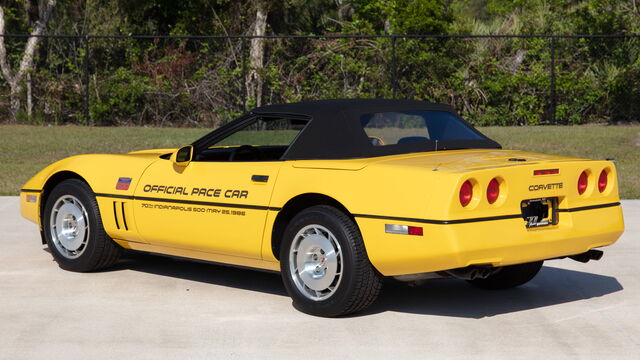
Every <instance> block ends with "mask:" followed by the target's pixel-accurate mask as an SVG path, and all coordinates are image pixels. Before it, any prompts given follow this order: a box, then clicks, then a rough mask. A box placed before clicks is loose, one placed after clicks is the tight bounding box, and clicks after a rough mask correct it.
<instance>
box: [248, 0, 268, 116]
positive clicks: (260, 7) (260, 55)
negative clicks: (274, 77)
mask: <svg viewBox="0 0 640 360" xmlns="http://www.w3.org/2000/svg"><path fill="white" fill-rule="evenodd" d="M254 3H255V5H256V21H255V24H254V28H253V34H252V35H253V36H264V34H265V31H266V28H267V3H266V1H264V0H255V1H254ZM263 67H264V38H260V37H258V38H252V39H251V45H250V47H249V72H248V74H247V79H246V86H247V97H248V98H249V99H252V98H253V99H255V102H256V106H261V105H262V85H263V80H262V68H263Z"/></svg>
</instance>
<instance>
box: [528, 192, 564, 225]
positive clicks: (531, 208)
mask: <svg viewBox="0 0 640 360" xmlns="http://www.w3.org/2000/svg"><path fill="white" fill-rule="evenodd" d="M520 209H521V210H522V218H523V219H524V221H525V222H526V223H525V226H526V227H527V228H536V227H542V226H549V225H556V224H558V198H556V197H550V198H538V199H528V200H522V202H521V203H520Z"/></svg>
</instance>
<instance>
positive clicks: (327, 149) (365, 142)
mask: <svg viewBox="0 0 640 360" xmlns="http://www.w3.org/2000/svg"><path fill="white" fill-rule="evenodd" d="M419 110H427V111H428V110H436V111H446V112H449V113H452V114H454V115H456V116H458V115H457V113H456V112H455V111H454V110H453V109H452V108H451V107H450V106H448V105H444V104H437V103H430V102H426V101H417V100H389V99H335V100H317V101H303V102H298V103H289V104H274V105H267V106H262V107H258V108H255V109H253V110H252V111H251V113H252V114H255V115H261V116H295V117H304V118H309V119H310V120H311V121H310V122H309V124H308V125H307V126H306V127H305V128H304V130H302V131H301V132H300V134H299V135H298V137H297V138H296V140H295V141H294V142H293V143H292V144H291V146H290V147H289V149H288V151H287V152H286V153H285V154H284V156H283V158H284V160H300V159H344V158H360V157H373V156H384V155H395V154H403V153H412V152H422V151H435V150H451V149H465V148H497V149H499V148H501V146H500V145H499V144H498V143H497V142H495V141H493V140H491V139H489V138H487V137H486V136H484V135H483V134H481V133H480V132H478V131H477V130H475V129H474V128H473V126H471V125H470V124H469V123H467V122H466V121H464V120H462V119H461V121H463V122H464V123H465V124H466V125H468V126H469V127H470V128H471V129H472V130H473V131H474V132H476V133H477V134H478V135H480V137H481V138H482V139H479V140H448V141H438V142H437V143H436V141H424V142H412V143H405V144H395V145H387V146H373V145H372V144H371V141H370V140H369V137H368V136H367V134H366V133H365V132H364V130H363V128H362V125H361V124H360V118H361V116H362V115H365V114H372V113H379V112H393V111H419ZM458 117H459V116H458ZM436 146H437V147H436Z"/></svg>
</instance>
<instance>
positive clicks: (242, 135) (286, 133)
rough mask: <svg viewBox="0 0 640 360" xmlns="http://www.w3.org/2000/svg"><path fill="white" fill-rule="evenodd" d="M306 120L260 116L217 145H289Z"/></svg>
mask: <svg viewBox="0 0 640 360" xmlns="http://www.w3.org/2000/svg"><path fill="white" fill-rule="evenodd" d="M306 123H307V122H306V121H301V120H291V119H282V118H276V119H273V118H271V119H270V118H259V119H258V120H257V121H255V122H254V123H251V124H249V125H247V126H246V127H245V128H243V129H240V130H239V131H237V132H235V133H233V134H231V135H230V136H227V137H226V138H224V139H222V140H221V141H218V142H217V143H216V144H214V145H213V146H212V147H216V146H242V145H251V146H287V147H288V146H289V145H290V144H291V143H292V142H293V140H294V139H295V138H296V136H298V134H299V133H300V131H301V130H302V129H303V128H304V125H306Z"/></svg>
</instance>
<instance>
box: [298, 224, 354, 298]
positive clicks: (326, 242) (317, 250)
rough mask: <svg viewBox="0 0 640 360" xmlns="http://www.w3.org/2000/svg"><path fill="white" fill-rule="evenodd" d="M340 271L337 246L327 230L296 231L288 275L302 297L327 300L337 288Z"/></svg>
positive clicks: (339, 257)
mask: <svg viewBox="0 0 640 360" xmlns="http://www.w3.org/2000/svg"><path fill="white" fill-rule="evenodd" d="M342 270H343V268H342V251H341V249H340V244H339V243H338V240H337V239H336V237H335V236H334V235H333V234H332V233H331V231H329V229H327V228H325V227H324V226H321V225H316V224H313V225H307V226H305V227H303V228H302V229H300V231H298V233H297V234H296V236H295V238H294V239H293V243H292V244H291V248H290V250H289V272H290V275H291V278H292V279H293V282H294V283H295V284H296V287H297V288H298V290H299V291H300V292H301V293H302V294H303V295H304V296H306V297H307V298H309V299H311V300H314V301H320V300H325V299H327V298H329V297H330V296H331V295H333V294H334V293H335V291H336V290H337V289H338V286H339V285H340V280H341V279H342Z"/></svg>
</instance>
